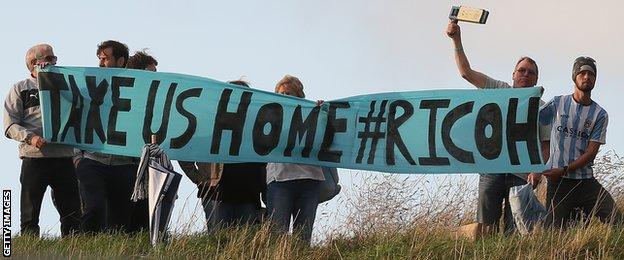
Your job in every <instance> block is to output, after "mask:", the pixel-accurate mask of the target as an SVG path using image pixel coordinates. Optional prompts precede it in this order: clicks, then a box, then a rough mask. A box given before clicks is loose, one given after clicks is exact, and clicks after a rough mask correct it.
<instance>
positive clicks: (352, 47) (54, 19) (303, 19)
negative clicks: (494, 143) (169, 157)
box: [0, 0, 624, 235]
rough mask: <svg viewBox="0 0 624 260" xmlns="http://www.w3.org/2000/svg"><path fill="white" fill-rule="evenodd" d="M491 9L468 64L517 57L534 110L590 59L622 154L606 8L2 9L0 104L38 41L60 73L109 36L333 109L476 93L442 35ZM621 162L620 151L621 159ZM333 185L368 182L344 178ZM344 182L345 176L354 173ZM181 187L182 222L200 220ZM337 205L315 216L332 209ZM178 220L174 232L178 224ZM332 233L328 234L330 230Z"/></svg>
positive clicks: (618, 48) (168, 5) (487, 67)
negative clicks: (364, 100)
mask: <svg viewBox="0 0 624 260" xmlns="http://www.w3.org/2000/svg"><path fill="white" fill-rule="evenodd" d="M453 5H466V6H472V7H477V8H483V9H486V10H488V11H490V16H489V18H488V21H487V24H485V25H477V24H467V23H461V24H460V26H461V29H462V35H463V43H464V50H465V52H466V53H467V55H468V58H469V60H470V62H471V65H472V68H473V69H476V70H478V71H481V72H483V73H485V74H487V75H489V76H491V77H493V78H496V79H500V80H504V81H508V82H509V81H511V73H512V71H513V67H514V65H515V63H516V61H517V60H518V58H519V57H521V56H530V57H532V58H533V59H535V60H536V61H537V63H538V65H539V72H540V75H539V81H538V85H541V86H544V88H545V89H546V91H545V93H544V97H543V99H544V100H549V99H551V98H552V97H553V96H556V95H562V94H569V93H571V92H572V91H573V82H572V79H571V70H572V62H573V61H574V59H575V58H576V57H578V56H581V55H588V56H591V57H593V58H595V59H596V61H597V70H598V72H597V81H596V87H595V89H594V91H593V93H592V98H593V99H594V100H595V101H596V102H598V103H599V104H600V105H601V106H603V107H604V108H605V109H606V110H607V112H608V113H609V115H610V118H609V126H608V131H607V144H606V145H604V146H603V147H602V150H608V149H615V150H616V151H622V150H623V149H624V135H620V134H619V133H621V131H622V130H624V120H623V119H622V118H621V117H620V116H618V113H619V109H620V107H619V105H618V103H619V102H620V100H621V99H622V97H623V93H624V91H622V90H620V89H619V88H620V87H622V86H624V79H622V77H621V75H622V73H621V71H620V69H621V68H622V67H623V66H622V65H624V64H623V61H624V51H622V46H624V32H622V30H621V29H619V25H620V24H621V19H620V18H619V17H620V13H621V10H623V9H624V2H623V1H617V0H610V1H599V0H597V1H580V0H568V1H565V2H564V1H543V0H525V1H464V2H455V1H437V0H436V1H407V0H394V1H381V0H379V1H372V0H357V1H355V0H343V1H330V0H317V1H276V0H264V1H237V0H233V1H175V2H174V1H147V0H141V1H105V2H94V1H44V2H37V1H8V2H4V3H3V4H2V7H1V8H0V28H2V29H1V33H2V35H3V39H4V40H2V41H1V43H0V47H1V49H2V50H3V51H2V59H1V61H0V71H1V73H0V86H2V88H3V90H2V91H0V95H2V98H4V95H5V94H6V93H7V92H8V90H9V89H10V87H11V86H12V85H13V84H14V83H15V82H17V81H19V80H22V79H24V78H26V77H28V71H27V69H26V67H25V63H24V55H25V53H26V50H27V49H28V48H29V47H30V46H32V45H35V44H38V43H42V42H46V43H49V44H51V45H52V46H53V47H54V52H55V54H56V55H57V56H58V57H59V60H58V65H65V66H97V62H98V61H97V58H96V55H95V51H96V46H97V44H98V43H100V42H102V41H104V40H109V39H115V40H119V41H121V42H124V43H126V44H127V45H128V46H129V47H130V49H131V52H134V51H137V50H142V49H145V48H147V49H148V52H149V53H150V54H152V55H153V56H155V57H156V58H157V59H158V63H159V65H158V70H159V71H165V72H176V73H183V74H190V75H197V76H204V77H209V78H213V79H216V80H221V81H227V80H234V79H240V78H243V79H245V80H247V81H249V82H250V83H251V85H252V86H253V87H254V88H258V89H263V90H267V91H272V90H273V88H274V86H275V83H276V82H277V81H278V80H279V79H281V78H282V77H283V76H284V75H285V74H291V75H295V76H297V77H299V78H300V79H301V81H302V82H303V83H304V86H305V89H304V90H305V92H306V97H307V98H308V99H311V100H316V99H323V100H332V99H337V98H344V97H348V96H355V95H360V94H372V93H377V92H393V91H414V90H427V89H466V88H473V87H472V86H471V85H469V84H468V83H467V82H465V81H464V80H463V79H462V78H461V77H460V76H459V75H458V72H457V68H456V66H455V62H454V58H453V47H452V43H451V40H450V39H449V38H448V37H447V36H446V35H445V33H444V31H445V29H446V26H447V24H448V14H449V11H450V8H451V6H453ZM620 153H621V152H620ZM17 154H18V153H17V143H16V142H15V141H13V140H10V139H7V138H4V139H2V141H0V164H1V165H2V166H3V168H4V169H5V170H4V171H3V172H2V174H0V187H1V188H2V189H10V190H12V191H13V198H12V202H13V207H12V209H13V214H12V216H13V224H12V230H13V232H14V233H17V231H18V230H19V175H20V164H21V161H20V159H19V158H18V156H17ZM340 172H341V178H342V180H343V181H342V183H343V186H346V187H347V188H348V187H349V186H350V185H351V184H352V183H357V182H358V181H362V180H363V179H366V176H368V175H369V174H378V173H362V174H357V175H354V174H353V173H352V172H353V171H346V170H341V171H340ZM354 176H355V177H354ZM193 189H194V187H193V185H192V183H191V182H190V181H188V179H184V180H183V182H182V184H181V188H180V192H179V195H180V198H181V199H182V200H181V201H182V202H183V203H179V204H178V205H180V206H178V205H176V207H177V209H178V210H182V211H181V212H180V213H179V214H174V215H175V216H179V217H178V219H176V217H174V220H173V223H174V225H175V223H183V222H185V221H186V220H187V219H188V218H192V217H191V216H192V215H193V214H194V213H197V214H198V213H199V212H198V210H197V204H196V199H195V198H194V192H195V191H194V190H193ZM337 201H338V200H335V201H332V202H330V203H329V205H323V207H322V208H321V209H320V211H324V213H323V214H326V213H327V212H331V211H335V210H339V209H340V207H343V206H344V205H340V203H338V202H337ZM176 221H177V222H176ZM330 225H331V224H330ZM41 226H42V230H43V231H44V232H47V233H48V234H52V235H54V234H58V229H59V222H58V214H57V213H56V211H55V210H54V208H53V206H52V203H51V201H50V198H49V192H48V194H46V199H45V201H44V207H43V209H42V216H41Z"/></svg>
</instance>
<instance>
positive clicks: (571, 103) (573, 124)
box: [539, 95, 609, 179]
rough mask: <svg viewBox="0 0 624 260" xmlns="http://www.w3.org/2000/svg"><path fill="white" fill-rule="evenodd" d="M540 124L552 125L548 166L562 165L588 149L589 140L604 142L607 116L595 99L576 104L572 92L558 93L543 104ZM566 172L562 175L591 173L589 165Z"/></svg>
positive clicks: (573, 176) (584, 176)
mask: <svg viewBox="0 0 624 260" xmlns="http://www.w3.org/2000/svg"><path fill="white" fill-rule="evenodd" d="M539 117H540V118H539V120H540V123H541V124H551V125H552V130H551V136H550V158H549V159H548V162H547V166H548V167H549V168H551V169H552V168H562V167H564V166H566V165H569V164H570V163H571V162H573V161H574V160H576V159H578V158H579V157H580V156H581V155H583V154H584V153H585V151H587V146H588V145H589V142H590V141H593V142H598V143H600V144H604V143H605V142H606V137H607V124H608V123H609V116H608V115H607V111H606V110H604V109H603V108H602V107H601V106H600V105H598V104H597V103H596V102H594V101H592V103H591V104H590V105H587V106H585V105H582V104H579V103H577V102H576V101H575V100H574V98H573V96H572V95H566V96H557V97H554V98H553V99H552V100H550V101H549V102H548V103H546V104H545V105H544V106H542V108H541V111H540V114H539ZM593 164H594V162H593V161H592V162H590V163H588V164H587V165H585V166H583V167H581V168H579V169H576V170H574V171H570V172H568V174H566V176H565V177H564V178H568V179H588V178H592V177H593V176H594V173H593V169H592V165H593Z"/></svg>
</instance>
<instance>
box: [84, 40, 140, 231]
mask: <svg viewBox="0 0 624 260" xmlns="http://www.w3.org/2000/svg"><path fill="white" fill-rule="evenodd" d="M128 56H129V53H128V47H127V46H126V45H125V44H123V43H120V42H117V41H105V42H102V43H101V44H100V45H98V49H97V57H98V59H99V66H100V67H107V68H124V67H125V65H126V62H127V61H128ZM96 91H99V89H98V90H96ZM104 91H106V89H104ZM92 103H93V101H92ZM98 134H99V133H98ZM101 134H102V135H104V133H103V132H102V133H101ZM98 136H99V135H98ZM74 163H75V165H76V172H77V174H78V179H79V180H80V186H79V188H80V195H81V196H82V203H83V210H84V216H83V219H82V223H81V228H82V230H83V231H84V232H101V231H104V230H106V229H113V230H121V231H129V229H130V226H131V215H132V211H133V208H134V206H133V205H134V204H133V203H132V202H131V201H130V197H131V195H132V189H133V187H134V182H135V180H136V172H137V164H136V159H135V158H134V157H129V156H121V155H113V154H105V153H100V152H91V151H81V150H77V151H76V155H75V157H74Z"/></svg>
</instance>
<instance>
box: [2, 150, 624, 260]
mask: <svg viewBox="0 0 624 260" xmlns="http://www.w3.org/2000/svg"><path fill="white" fill-rule="evenodd" d="M596 164H597V165H596V167H595V169H596V173H597V176H598V178H599V179H600V180H601V182H602V183H603V184H604V186H605V187H607V188H608V189H609V190H610V191H611V193H612V195H613V196H614V197H615V198H616V200H617V201H618V202H619V205H623V204H622V203H624V199H623V198H624V196H623V195H624V194H623V193H622V190H623V189H622V188H621V187H622V186H623V184H622V178H623V177H622V174H621V173H622V169H623V167H622V166H623V165H624V164H623V163H622V159H621V158H620V157H619V156H618V155H617V154H616V153H615V152H613V151H609V152H607V153H604V154H602V155H601V156H600V157H599V158H597V159H596ZM475 187H476V185H475V180H474V178H472V179H470V178H458V177H457V176H441V177H437V178H435V177H434V178H432V177H422V176H419V177H413V176H412V177H407V176H405V175H379V174H376V175H371V177H370V179H369V180H367V181H365V182H363V183H362V184H358V185H357V186H356V187H353V188H350V189H345V191H344V192H345V193H344V194H343V196H342V197H343V199H342V200H341V201H340V203H341V204H343V205H346V206H345V207H342V208H343V209H344V210H342V211H339V212H335V213H334V215H330V217H334V218H339V219H342V220H343V221H342V222H340V223H338V224H336V226H335V227H333V228H332V230H333V231H332V232H330V233H329V234H327V235H326V238H325V239H324V240H323V241H321V242H320V243H316V244H314V245H313V246H309V245H307V244H305V243H302V242H301V241H299V240H297V239H296V238H293V237H291V236H288V235H281V234H276V233H273V232H272V231H271V229H270V227H269V226H268V225H266V224H265V225H262V226H251V227H250V226H246V227H239V228H231V229H226V230H222V231H220V232H217V233H214V234H205V233H198V232H195V233H193V232H190V231H186V232H184V230H182V232H181V231H180V230H178V231H177V232H174V234H173V235H172V237H171V239H170V241H169V243H167V244H163V245H159V246H157V247H151V246H150V245H149V242H148V237H147V234H145V233H143V234H136V235H124V234H100V235H96V236H76V237H71V238H65V239H60V238H44V239H40V238H36V237H28V236H21V237H16V238H14V244H13V245H14V247H13V254H14V256H18V257H45V258H47V257H72V258H94V257H95V258H117V257H123V258H127V257H147V258H167V259H169V258H176V259H178V258H183V259H188V258H190V259H197V258H201V259H372V258H392V259H395V258H403V259H432V258H441V259H448V258H479V259H481V258H486V259H510V258H515V259H519V258H522V259H524V258H530V259H543V258H550V259H570V258H585V259H595V258H598V259H622V258H624V239H623V235H624V227H621V226H615V227H613V226H609V225H604V224H602V223H600V222H597V221H592V222H590V223H589V225H577V226H573V227H571V228H569V229H568V230H565V231H561V230H543V229H540V228H538V229H537V230H535V231H534V233H533V234H531V235H529V236H520V235H517V234H516V235H511V236H504V235H503V234H495V235H491V236H488V237H485V238H483V239H480V240H477V241H472V240H468V239H462V238H457V237H455V236H454V235H453V234H452V232H451V231H453V230H454V229H455V228H456V227H457V226H459V225H461V224H465V223H469V222H472V221H473V218H474V205H475V202H476V198H475V195H476V192H475V189H476V188H475ZM540 189H542V190H543V189H544V187H540ZM189 225H190V226H193V225H197V223H190V224H189Z"/></svg>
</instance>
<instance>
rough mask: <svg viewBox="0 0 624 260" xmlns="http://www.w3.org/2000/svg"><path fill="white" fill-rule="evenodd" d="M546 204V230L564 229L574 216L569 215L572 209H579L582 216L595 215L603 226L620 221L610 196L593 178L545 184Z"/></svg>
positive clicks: (619, 213)
mask: <svg viewBox="0 0 624 260" xmlns="http://www.w3.org/2000/svg"><path fill="white" fill-rule="evenodd" d="M546 205H547V208H548V215H547V216H546V226H548V227H553V226H554V227H561V228H565V227H566V226H567V225H568V224H569V222H570V220H572V219H573V218H575V217H576V216H573V212H574V209H575V208H580V209H581V210H582V211H583V213H584V214H585V215H586V216H588V217H591V216H596V217H598V219H600V221H602V222H605V223H616V224H619V223H621V222H622V213H621V212H620V211H619V210H618V209H617V208H616V207H615V201H614V200H613V197H611V194H609V192H608V191H607V190H605V188H604V187H603V186H602V185H601V184H600V183H599V182H598V180H596V179H595V178H591V179H582V180H574V179H562V180H560V181H558V182H550V181H549V182H548V186H547V193H546Z"/></svg>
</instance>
